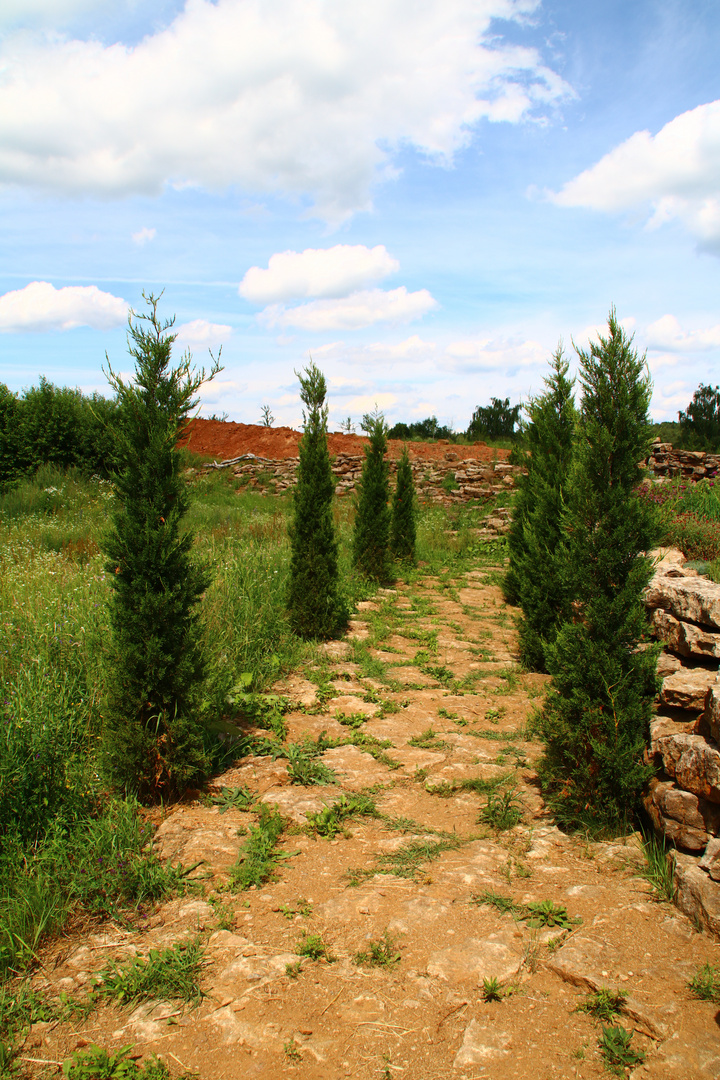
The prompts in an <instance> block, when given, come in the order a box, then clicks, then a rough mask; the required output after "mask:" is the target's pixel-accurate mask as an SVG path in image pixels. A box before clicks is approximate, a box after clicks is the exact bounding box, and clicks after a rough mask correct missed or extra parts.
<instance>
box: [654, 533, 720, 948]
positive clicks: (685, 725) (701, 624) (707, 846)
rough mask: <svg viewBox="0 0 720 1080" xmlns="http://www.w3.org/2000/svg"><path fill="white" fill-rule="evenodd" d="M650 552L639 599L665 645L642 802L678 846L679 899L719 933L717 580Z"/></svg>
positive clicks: (666, 553) (670, 553)
mask: <svg viewBox="0 0 720 1080" xmlns="http://www.w3.org/2000/svg"><path fill="white" fill-rule="evenodd" d="M656 554H657V555H658V556H659V561H658V563H657V565H656V568H655V574H654V576H653V578H652V581H651V582H650V584H649V586H648V588H647V591H646V593H645V603H646V606H647V607H648V609H649V610H650V612H651V620H652V625H653V628H654V631H655V635H656V636H657V638H658V640H660V641H662V642H663V643H664V650H663V652H662V653H661V654H660V658H659V663H658V674H659V675H660V677H661V678H662V687H661V690H660V694H659V697H658V705H657V712H656V715H655V717H654V718H653V720H652V722H651V725H650V745H649V748H648V751H647V754H648V760H650V761H652V762H654V763H655V764H656V765H657V767H658V770H659V775H658V776H657V777H656V778H654V779H653V780H652V781H651V782H650V787H649V791H648V794H647V796H646V799H645V806H646V809H647V810H648V812H649V814H650V816H651V818H652V820H653V823H654V825H655V828H656V829H657V831H658V832H659V833H661V834H662V835H664V836H665V837H666V839H667V840H668V841H670V842H671V843H672V844H674V845H675V846H676V847H677V848H678V849H679V852H680V854H679V855H678V856H677V858H676V869H675V874H676V887H677V890H678V903H679V904H680V906H681V907H682V908H683V910H685V911H686V912H687V913H688V914H689V915H690V916H691V917H693V918H695V919H696V920H697V921H699V922H700V923H704V924H705V925H707V926H708V927H709V928H710V929H712V930H713V931H714V932H715V933H720V676H719V670H718V669H719V668H720V585H717V584H716V583H715V582H712V581H710V580H709V579H708V578H705V577H702V576H700V575H698V573H697V571H695V570H692V569H689V568H687V567H686V565H685V562H686V560H685V556H684V555H683V554H682V552H680V551H677V550H676V549H673V548H670V549H660V550H659V551H658V552H657V553H656Z"/></svg>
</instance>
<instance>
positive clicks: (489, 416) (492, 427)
mask: <svg viewBox="0 0 720 1080" xmlns="http://www.w3.org/2000/svg"><path fill="white" fill-rule="evenodd" d="M521 408H522V406H521V405H513V406H511V405H510V398H505V400H504V401H503V400H501V399H500V398H496V397H494V398H490V405H478V407H477V408H476V409H475V411H474V412H473V414H472V420H471V421H470V425H469V427H468V429H467V433H466V434H467V437H468V439H471V440H473V441H475V440H477V439H480V438H488V439H513V438H515V436H516V435H517V434H519V432H518V431H517V430H516V428H518V425H519V423H520V410H521Z"/></svg>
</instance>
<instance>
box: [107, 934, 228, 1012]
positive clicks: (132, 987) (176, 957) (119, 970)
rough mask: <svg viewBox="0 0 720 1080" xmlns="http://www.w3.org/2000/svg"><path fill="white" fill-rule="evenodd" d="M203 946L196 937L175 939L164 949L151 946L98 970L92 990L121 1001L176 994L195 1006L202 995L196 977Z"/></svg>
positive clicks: (170, 996) (127, 1001) (203, 951)
mask: <svg viewBox="0 0 720 1080" xmlns="http://www.w3.org/2000/svg"><path fill="white" fill-rule="evenodd" d="M206 963H207V961H206V960H205V949H204V947H203V945H202V943H201V942H200V941H197V940H196V941H190V942H185V941H176V942H175V944H174V945H172V946H171V947H170V948H167V949H151V950H150V952H149V954H148V956H147V957H141V956H135V957H133V959H132V960H131V961H130V962H129V963H127V964H125V965H120V964H110V965H109V966H108V967H106V968H105V969H104V970H103V971H101V972H100V979H99V981H98V982H96V983H95V990H96V992H97V993H98V994H100V995H102V996H103V997H112V998H116V999H117V1000H118V1001H119V1002H121V1003H129V1002H136V1001H147V1000H148V999H150V998H177V999H179V1000H181V1001H184V1002H186V1003H188V1004H192V1005H193V1007H196V1006H198V1005H199V1004H200V1001H201V1000H202V998H203V996H204V995H203V991H202V990H201V989H200V978H201V976H202V971H203V968H204V967H205V965H206Z"/></svg>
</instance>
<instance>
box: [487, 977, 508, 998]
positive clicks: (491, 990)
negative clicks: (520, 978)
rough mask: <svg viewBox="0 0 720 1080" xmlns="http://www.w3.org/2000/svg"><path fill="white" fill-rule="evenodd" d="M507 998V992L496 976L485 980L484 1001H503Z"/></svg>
mask: <svg viewBox="0 0 720 1080" xmlns="http://www.w3.org/2000/svg"><path fill="white" fill-rule="evenodd" d="M506 996H507V990H505V988H504V987H503V984H502V983H501V982H500V980H499V979H498V978H496V976H495V975H493V976H491V978H489V979H483V985H482V999H483V1001H502V999H503V998H504V997H506Z"/></svg>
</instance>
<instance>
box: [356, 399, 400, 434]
mask: <svg viewBox="0 0 720 1080" xmlns="http://www.w3.org/2000/svg"><path fill="white" fill-rule="evenodd" d="M396 401H397V395H396V394H385V393H380V394H363V395H360V396H359V397H354V398H351V399H350V401H348V402H347V406H346V407H347V408H348V409H349V410H350V412H352V413H362V414H363V415H364V414H365V413H369V412H373V410H374V409H375V407H376V406H377V408H378V409H380V411H381V412H382V411H383V409H391V408H392V407H393V405H394V404H395V402H396ZM360 434H362V432H361V433H360Z"/></svg>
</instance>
